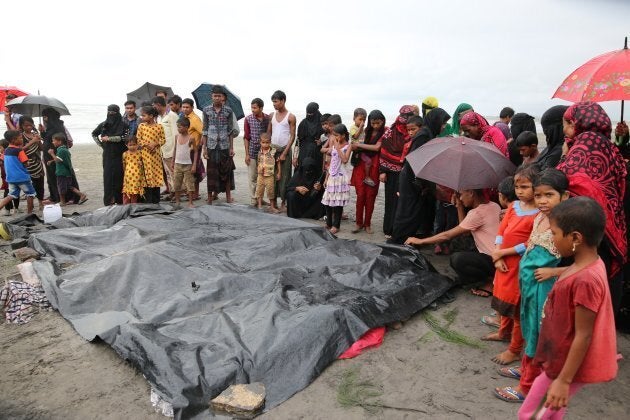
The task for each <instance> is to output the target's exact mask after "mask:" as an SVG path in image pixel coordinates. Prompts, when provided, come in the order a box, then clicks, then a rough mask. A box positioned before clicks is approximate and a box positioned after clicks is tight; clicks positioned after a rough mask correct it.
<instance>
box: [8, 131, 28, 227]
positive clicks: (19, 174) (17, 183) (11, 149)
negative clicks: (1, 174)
mask: <svg viewBox="0 0 630 420" xmlns="http://www.w3.org/2000/svg"><path fill="white" fill-rule="evenodd" d="M4 139H5V140H6V141H7V142H9V145H8V146H7V148H6V149H5V150H4V169H5V171H6V181H7V182H8V183H9V185H8V187H9V193H8V194H7V196H6V197H4V198H3V199H2V201H0V208H2V207H4V206H6V205H7V204H9V203H10V202H12V201H13V200H15V199H17V198H19V197H20V193H21V192H24V194H26V209H27V212H28V213H29V214H31V213H33V197H35V188H33V183H32V182H31V175H30V174H29V172H28V170H27V169H26V162H27V161H28V157H27V156H26V153H24V151H23V150H22V144H23V140H22V134H21V133H20V132H19V131H17V130H9V131H6V132H5V133H4Z"/></svg>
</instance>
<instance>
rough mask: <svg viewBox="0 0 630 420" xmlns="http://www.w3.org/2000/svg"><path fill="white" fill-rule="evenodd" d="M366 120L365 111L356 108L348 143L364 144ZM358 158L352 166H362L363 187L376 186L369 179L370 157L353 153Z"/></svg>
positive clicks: (358, 152) (360, 153)
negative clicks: (363, 169) (363, 173)
mask: <svg viewBox="0 0 630 420" xmlns="http://www.w3.org/2000/svg"><path fill="white" fill-rule="evenodd" d="M366 118H367V111H366V110H365V109H363V108H357V109H355V110H354V116H353V121H352V125H351V126H350V129H349V130H348V131H349V132H350V143H351V144H353V143H359V144H363V143H364V142H365V131H364V127H365V120H366ZM354 153H356V154H357V156H358V158H359V159H358V161H357V162H356V163H355V162H353V165H355V166H356V165H363V166H364V168H365V178H363V183H364V184H365V185H369V186H370V187H374V186H376V182H374V180H373V179H372V178H371V177H370V168H371V167H372V157H371V156H369V155H368V154H366V153H362V152H360V151H356V152H354Z"/></svg>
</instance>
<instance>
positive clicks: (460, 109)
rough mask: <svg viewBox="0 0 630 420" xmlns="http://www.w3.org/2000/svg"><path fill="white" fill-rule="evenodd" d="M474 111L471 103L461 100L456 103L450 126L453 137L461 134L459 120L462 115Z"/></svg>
mask: <svg viewBox="0 0 630 420" xmlns="http://www.w3.org/2000/svg"><path fill="white" fill-rule="evenodd" d="M471 111H472V112H474V109H473V107H472V105H469V104H467V103H464V102H462V103H461V104H459V105H457V108H455V113H453V125H452V126H451V135H452V136H453V137H459V136H461V135H462V128H461V126H460V121H461V119H462V117H463V116H464V115H466V114H467V113H469V112H471Z"/></svg>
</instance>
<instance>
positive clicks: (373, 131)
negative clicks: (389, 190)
mask: <svg viewBox="0 0 630 420" xmlns="http://www.w3.org/2000/svg"><path fill="white" fill-rule="evenodd" d="M383 134H385V115H383V113H382V112H381V111H379V110H378V109H376V110H374V111H372V112H370V114H369V115H368V118H367V124H366V127H365V140H364V142H363V143H353V144H352V150H354V151H355V152H356V151H360V152H361V153H365V156H368V157H369V158H370V159H371V160H372V163H371V165H370V166H368V168H369V174H366V172H367V170H366V165H364V164H359V165H357V166H355V167H354V170H353V171H352V179H351V180H350V183H351V184H352V185H354V189H355V191H356V193H357V211H356V219H357V221H356V226H355V228H354V230H352V233H358V232H360V231H361V230H362V229H365V231H366V232H367V233H372V213H373V212H374V202H375V201H376V196H377V195H378V188H379V184H378V183H377V184H376V185H374V186H370V185H368V184H366V183H365V182H364V180H365V178H366V176H369V177H370V178H371V179H377V178H378V175H379V173H378V172H379V152H380V150H381V138H382V137H383Z"/></svg>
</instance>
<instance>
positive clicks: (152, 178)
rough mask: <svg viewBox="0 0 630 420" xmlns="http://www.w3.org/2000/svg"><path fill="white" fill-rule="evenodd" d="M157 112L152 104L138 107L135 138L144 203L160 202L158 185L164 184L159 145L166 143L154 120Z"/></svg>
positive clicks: (162, 130)
mask: <svg viewBox="0 0 630 420" xmlns="http://www.w3.org/2000/svg"><path fill="white" fill-rule="evenodd" d="M157 116H158V112H157V111H156V109H155V108H153V107H152V106H143V107H142V108H141V109H140V119H141V120H142V122H141V123H140V124H139V125H138V131H137V132H136V138H137V139H138V146H140V153H141V155H142V169H143V172H144V179H145V187H144V193H143V195H144V201H145V202H146V203H153V204H159V203H160V187H161V186H162V185H164V168H163V166H164V164H163V162H162V149H161V147H162V146H163V145H164V143H166V136H165V134H164V127H163V126H162V124H158V123H157V122H156V118H157Z"/></svg>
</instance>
